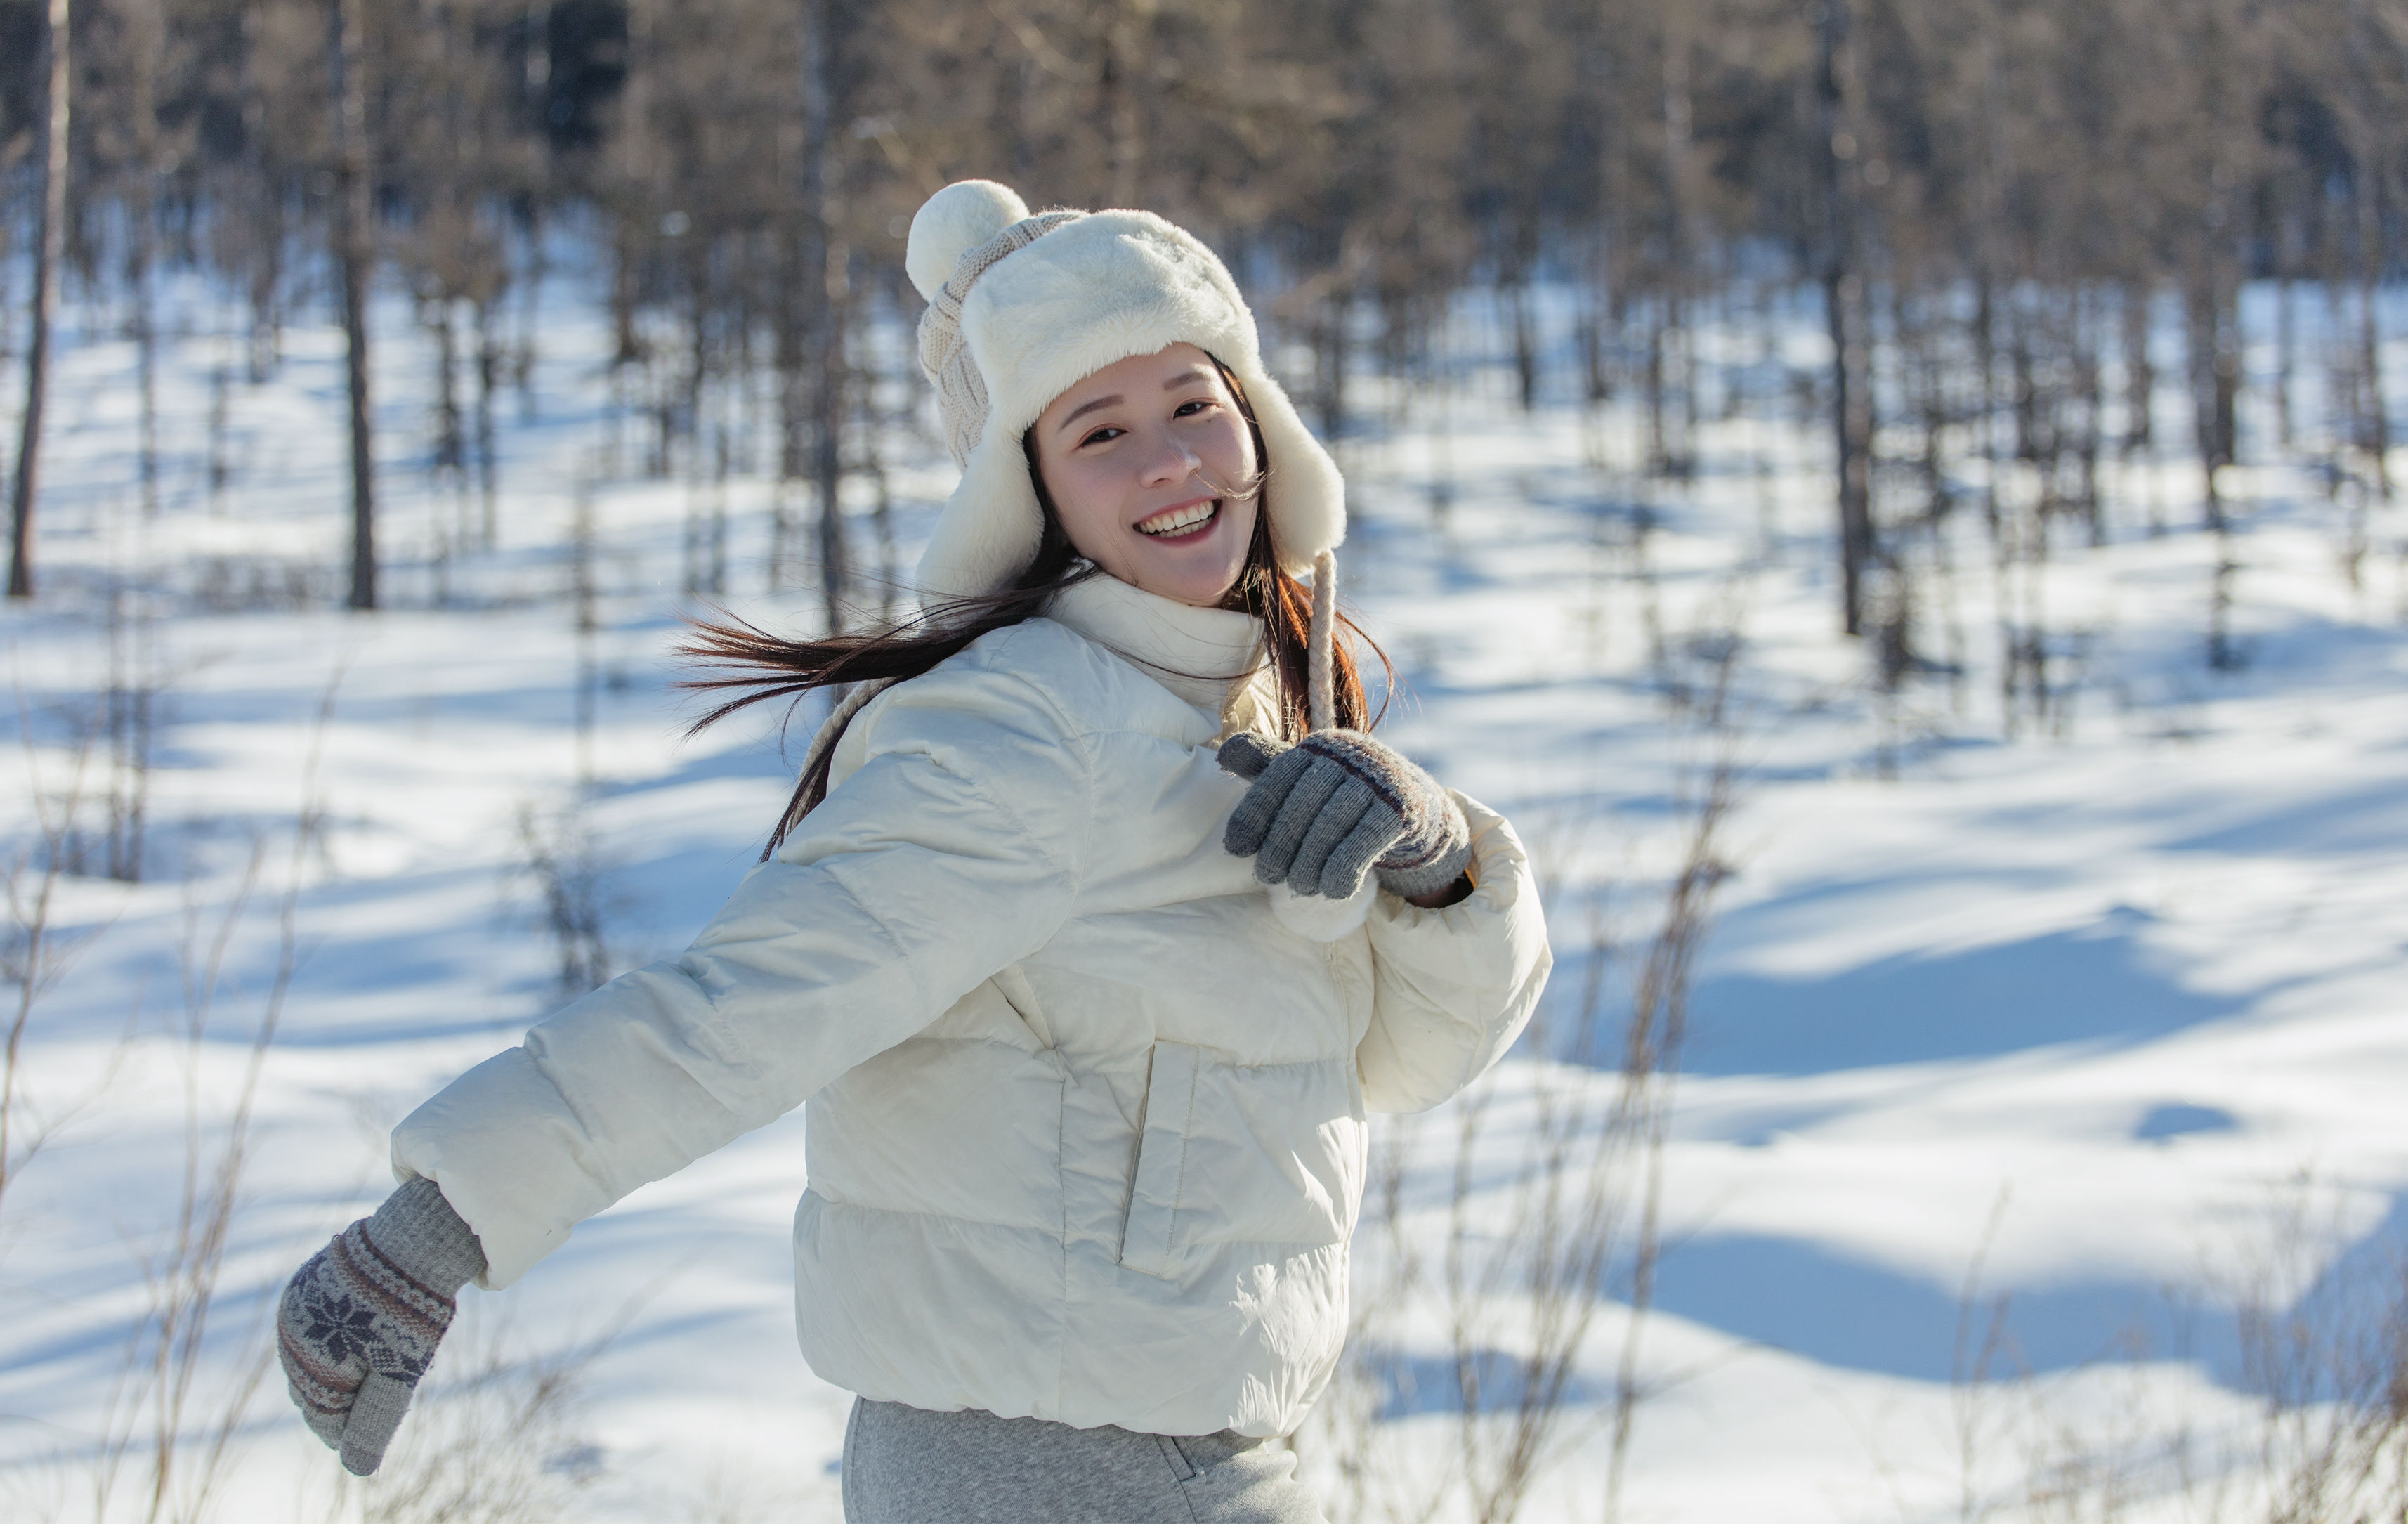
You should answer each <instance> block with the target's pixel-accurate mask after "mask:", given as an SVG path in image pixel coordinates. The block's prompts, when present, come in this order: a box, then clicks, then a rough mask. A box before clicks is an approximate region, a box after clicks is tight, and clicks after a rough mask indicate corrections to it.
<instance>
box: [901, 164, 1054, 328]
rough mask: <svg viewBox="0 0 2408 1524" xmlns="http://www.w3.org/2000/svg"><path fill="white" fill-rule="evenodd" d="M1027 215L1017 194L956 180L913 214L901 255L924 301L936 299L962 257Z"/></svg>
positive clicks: (1005, 187) (999, 187) (988, 183)
mask: <svg viewBox="0 0 2408 1524" xmlns="http://www.w3.org/2000/svg"><path fill="white" fill-rule="evenodd" d="M1027 215H1028V203H1026V202H1025V201H1023V200H1021V199H1020V194H1019V193H1018V192H1016V191H1014V190H1012V189H1011V187H1010V186H1009V185H997V184H996V182H995V181H993V180H955V181H954V182H953V184H951V185H948V186H946V187H945V188H944V189H943V190H941V191H939V192H938V193H937V194H934V195H932V196H930V197H929V198H928V199H927V201H926V202H925V204H923V205H922V207H921V208H920V209H919V211H918V212H917V213H916V214H914V215H913V217H912V219H911V237H910V242H908V243H906V244H905V245H904V251H903V267H904V269H905V270H906V271H907V272H908V273H909V274H910V277H911V284H912V285H913V286H915V287H917V288H918V289H919V293H920V295H921V297H922V299H923V300H925V301H931V302H933V301H935V300H936V299H937V293H938V291H939V289H941V288H942V287H943V285H944V283H945V280H946V278H947V277H949V276H951V275H952V274H953V266H955V265H957V264H959V263H961V258H962V256H963V255H964V254H967V253H968V252H970V251H971V250H973V249H975V248H977V247H978V246H979V245H980V244H982V243H984V242H986V241H987V240H988V239H989V238H992V237H995V236H996V234H998V233H1000V232H1002V231H1003V230H1004V229H1005V228H1007V227H1010V226H1011V224H1012V223H1016V222H1019V221H1020V220H1021V219H1023V218H1025V217H1026V216H1027Z"/></svg>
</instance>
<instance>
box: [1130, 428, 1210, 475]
mask: <svg viewBox="0 0 2408 1524" xmlns="http://www.w3.org/2000/svg"><path fill="white" fill-rule="evenodd" d="M1203 465H1204V460H1203V457H1202V456H1200V455H1198V454H1197V453H1196V452H1195V451H1193V450H1191V449H1189V448H1188V447H1187V441H1186V440H1184V439H1181V438H1179V436H1177V435H1176V434H1172V433H1170V432H1168V430H1166V431H1164V432H1163V433H1162V434H1161V435H1159V436H1158V437H1156V439H1154V449H1153V451H1152V453H1149V454H1148V455H1147V457H1146V465H1145V473H1144V480H1145V484H1146V485H1147V486H1149V487H1160V486H1168V484H1170V483H1171V482H1184V481H1186V480H1187V479H1188V478H1189V477H1190V476H1193V475H1195V474H1196V472H1197V470H1198V469H1200V468H1201V467H1203Z"/></svg>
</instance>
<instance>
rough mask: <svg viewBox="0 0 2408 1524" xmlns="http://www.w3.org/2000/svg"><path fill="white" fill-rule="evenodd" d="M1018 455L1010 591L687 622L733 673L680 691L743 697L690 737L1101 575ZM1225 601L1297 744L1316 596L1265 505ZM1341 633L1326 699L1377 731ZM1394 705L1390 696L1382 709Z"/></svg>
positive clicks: (1305, 722) (906, 665)
mask: <svg viewBox="0 0 2408 1524" xmlns="http://www.w3.org/2000/svg"><path fill="white" fill-rule="evenodd" d="M1212 364H1213V366H1214V367H1215V368H1217V369H1219V370H1220V372H1221V379H1222V380H1223V381H1225V382H1226V383H1227V385H1228V387H1229V394H1230V395H1231V396H1233V397H1234V398H1236V400H1237V404H1238V411H1239V412H1240V414H1241V415H1242V416H1243V417H1244V418H1245V420H1246V428H1247V430H1248V432H1249V433H1251V434H1252V435H1253V436H1254V462H1255V465H1256V467H1257V469H1258V471H1259V472H1260V475H1258V476H1257V478H1256V483H1257V485H1256V489H1255V490H1257V491H1269V490H1273V489H1272V483H1273V482H1274V481H1275V478H1274V476H1273V474H1272V472H1271V470H1270V464H1271V463H1270V460H1269V456H1267V455H1266V454H1265V453H1264V452H1263V431H1262V427H1261V425H1260V424H1256V423H1255V421H1254V404H1253V403H1252V402H1251V401H1250V400H1248V398H1247V396H1246V392H1245V388H1244V387H1243V386H1241V385H1240V384H1239V382H1238V378H1237V377H1235V376H1234V375H1231V374H1230V373H1229V369H1228V367H1226V366H1223V365H1222V364H1221V362H1220V361H1219V360H1218V359H1214V360H1213V362H1212ZM1021 451H1022V453H1024V454H1025V456H1026V457H1027V460H1028V480H1029V481H1030V482H1032V483H1033V484H1034V485H1035V486H1036V489H1037V504H1038V507H1039V509H1040V510H1042V512H1043V517H1044V528H1043V530H1042V531H1041V532H1040V533H1039V536H1038V540H1037V554H1036V555H1035V556H1034V557H1033V558H1031V560H1030V561H1029V563H1028V569H1027V570H1025V571H1023V572H1022V573H1021V574H1020V575H1019V576H1018V577H1017V578H1015V579H1013V581H1012V582H1011V585H1010V586H1009V587H1006V588H1004V589H1002V590H1001V591H1000V592H996V593H988V594H984V595H982V596H980V597H961V598H949V599H946V600H945V601H943V602H941V603H937V604H932V605H930V606H928V607H926V608H924V609H923V610H922V611H920V612H919V613H918V614H916V615H914V616H912V617H910V618H909V619H903V620H898V621H896V622H895V623H893V624H890V625H885V626H884V627H882V628H880V629H874V630H867V631H863V632H862V633H859V634H852V635H830V636H827V637H824V639H821V640H787V639H786V638H785V637H783V636H780V635H772V634H770V633H769V632H768V631H767V630H765V629H762V628H760V627H758V626H757V625H753V624H751V623H749V622H747V621H745V620H743V619H739V618H738V617H737V616H736V615H734V614H731V613H729V612H727V611H725V610H724V609H722V610H716V611H714V612H715V613H716V614H717V615H718V617H717V618H716V619H710V620H702V619H692V620H688V621H687V623H688V624H689V625H691V626H692V627H693V631H694V633H693V635H692V636H691V637H690V638H689V639H688V640H686V641H685V642H684V643H683V644H682V645H680V646H679V647H678V648H677V650H678V654H680V655H681V656H688V657H692V658H694V659H695V661H696V662H697V663H699V664H701V665H702V666H703V667H705V668H707V669H729V670H722V671H720V672H717V673H714V674H713V675H708V676H697V677H689V678H684V679H681V680H680V681H679V683H678V684H677V686H679V687H681V688H691V689H694V690H696V691H698V692H703V693H713V694H720V693H734V694H735V695H736V697H732V698H727V699H724V701H722V702H721V703H720V704H719V705H718V706H717V707H716V708H714V709H712V710H711V711H710V712H709V713H707V714H705V715H703V716H702V718H700V719H698V720H696V721H695V722H694V724H693V725H692V726H689V727H688V728H687V731H686V734H688V735H690V736H691V735H695V734H696V733H698V732H700V731H702V730H704V729H706V728H708V727H709V726H713V725H716V724H718V723H719V722H720V721H721V720H724V719H725V718H727V716H729V715H730V714H733V713H735V712H737V711H738V710H740V709H745V708H748V707H750V706H751V705H753V704H757V703H760V702H762V701H764V700H765V699H773V698H783V699H786V700H787V701H788V714H789V716H790V717H791V715H792V713H793V706H795V705H796V704H799V703H801V702H802V700H803V697H804V696H805V695H806V694H809V693H810V692H811V691H812V690H814V689H817V688H826V687H833V686H836V685H838V684H839V683H876V682H881V681H896V682H899V681H901V680H903V679H905V678H914V677H918V676H919V675H920V674H921V673H923V672H925V671H927V670H928V669H930V668H933V667H935V666H936V665H937V664H938V663H939V662H941V661H944V660H945V659H946V658H947V657H950V656H952V655H953V654H955V653H957V652H960V651H962V650H964V649H966V648H968V646H969V644H970V643H971V642H972V641H974V640H978V639H979V637H981V636H982V635H986V634H989V633H991V632H993V631H996V630H999V629H1003V628H1006V627H1008V626H1010V625H1017V624H1019V623H1020V622H1021V621H1023V620H1025V619H1030V618H1034V617H1035V616H1036V615H1038V614H1040V613H1043V612H1044V611H1045V607H1046V605H1047V604H1049V603H1051V602H1052V601H1053V600H1054V597H1055V596H1056V595H1057V594H1059V593H1061V592H1062V591H1063V590H1064V589H1066V588H1068V587H1071V586H1073V585H1075V584H1077V583H1079V582H1084V581H1086V580H1087V579H1088V578H1090V577H1098V576H1102V575H1104V574H1105V573H1104V572H1103V571H1102V570H1101V568H1097V566H1095V565H1094V564H1093V563H1091V562H1088V561H1086V560H1083V559H1082V558H1081V556H1080V554H1079V553H1078V551H1077V550H1076V548H1074V547H1073V546H1072V545H1071V543H1070V537H1069V536H1068V534H1067V533H1065V532H1064V531H1063V528H1062V518H1061V514H1060V513H1059V512H1057V511H1056V510H1055V509H1054V495H1053V494H1052V493H1051V492H1049V491H1047V490H1046V486H1045V476H1044V473H1043V472H1041V471H1039V469H1038V468H1037V448H1036V443H1035V431H1034V430H1033V429H1032V430H1031V431H1030V432H1029V433H1027V434H1024V435H1022V436H1021ZM1223 606H1224V607H1226V608H1230V609H1242V610H1244V611H1246V612H1247V613H1250V614H1253V615H1254V617H1255V618H1257V619H1259V620H1261V621H1262V625H1263V643H1264V646H1265V647H1266V649H1267V651H1268V653H1269V656H1270V666H1271V674H1272V680H1273V686H1274V691H1275V693H1276V694H1277V696H1278V708H1279V717H1280V726H1281V731H1282V736H1281V739H1282V740H1299V739H1301V738H1302V737H1303V735H1304V734H1305V732H1306V731H1307V730H1308V729H1310V728H1311V725H1312V722H1311V719H1310V716H1309V698H1308V694H1309V692H1310V690H1311V681H1312V592H1311V590H1309V589H1308V588H1306V586H1305V585H1304V583H1303V582H1300V581H1298V580H1297V579H1296V578H1295V577H1292V576H1290V575H1288V574H1287V573H1286V572H1284V571H1283V570H1281V569H1280V564H1279V546H1278V543H1277V541H1276V540H1275V539H1274V538H1273V536H1272V534H1271V523H1270V514H1269V512H1268V511H1263V510H1258V511H1256V513H1255V514H1254V538H1253V539H1250V540H1249V541H1248V542H1247V545H1246V562H1245V566H1244V568H1243V569H1242V570H1240V572H1239V574H1238V580H1237V582H1236V583H1235V584H1234V585H1232V586H1231V587H1230V589H1229V596H1228V598H1227V599H1226V602H1225V603H1224V605H1223ZM1335 623H1336V625H1337V626H1339V627H1340V628H1342V629H1343V630H1344V631H1345V633H1346V634H1347V635H1348V636H1349V637H1351V638H1352V639H1353V640H1360V641H1362V642H1363V644H1364V645H1365V646H1366V647H1367V648H1369V651H1370V653H1371V654H1373V655H1374V656H1376V657H1378V658H1379V662H1380V666H1381V668H1382V669H1383V671H1384V672H1385V673H1386V674H1387V677H1388V679H1389V681H1390V683H1391V684H1393V682H1394V679H1395V676H1396V668H1395V666H1394V665H1393V664H1392V663H1390V661H1389V660H1388V655H1387V653H1386V652H1384V651H1382V650H1381V649H1380V647H1379V645H1378V644H1377V643H1376V642H1375V641H1373V640H1371V639H1370V637H1369V636H1368V635H1365V634H1364V633H1363V630H1362V627H1361V626H1360V625H1356V624H1355V621H1354V620H1353V619H1351V618H1349V617H1348V616H1347V615H1346V614H1344V613H1342V612H1341V613H1340V614H1339V615H1338V616H1337V619H1336V622H1335ZM1336 637H1337V631H1336V630H1335V629H1333V631H1332V639H1331V641H1330V647H1331V649H1330V676H1331V679H1332V682H1331V684H1330V697H1331V699H1332V708H1333V710H1334V711H1335V713H1336V719H1337V723H1338V724H1340V725H1341V726H1349V727H1351V728H1354V729H1369V728H1370V727H1371V726H1374V725H1377V724H1378V723H1379V719H1380V716H1379V715H1378V714H1373V713H1371V712H1369V700H1368V699H1367V698H1366V697H1365V696H1364V691H1363V679H1362V674H1361V671H1360V669H1358V667H1357V665H1356V663H1355V654H1354V653H1353V651H1352V650H1351V649H1349V646H1350V641H1349V640H1341V639H1338V638H1336ZM1386 708H1387V705H1386V703H1385V702H1384V701H1383V703H1382V704H1381V711H1382V712H1385V711H1386ZM835 739H836V738H834V737H831V738H829V743H828V744H826V745H824V746H821V747H819V748H818V749H817V752H816V755H813V756H812V757H811V759H810V765H809V766H807V767H806V768H804V769H803V775H802V777H801V779H800V780H799V781H798V782H796V784H795V792H794V795H793V797H792V798H789V799H788V800H787V801H786V811H785V813H784V814H783V815H782V816H781V817H780V818H779V821H778V827H777V829H775V830H773V831H771V832H770V833H769V843H768V845H767V846H766V847H764V848H763V849H762V852H761V857H762V860H763V861H765V862H766V861H767V860H768V858H769V856H770V855H771V854H772V853H775V852H776V851H777V850H778V848H779V846H780V845H781V843H782V842H784V841H785V840H786V836H787V833H788V832H790V831H792V830H793V829H794V828H795V827H796V825H797V824H798V823H799V822H800V821H801V820H802V818H803V816H804V815H806V814H808V813H809V812H810V811H811V810H812V808H813V807H815V806H816V805H818V803H819V802H820V801H821V800H822V799H824V798H826V797H827V789H828V768H829V765H830V763H831V762H832V761H833V760H834V758H835V755H836V746H835Z"/></svg>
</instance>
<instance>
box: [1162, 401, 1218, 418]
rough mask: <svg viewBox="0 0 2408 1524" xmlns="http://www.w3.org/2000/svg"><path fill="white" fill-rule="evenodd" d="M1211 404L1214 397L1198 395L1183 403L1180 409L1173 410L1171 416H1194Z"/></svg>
mask: <svg viewBox="0 0 2408 1524" xmlns="http://www.w3.org/2000/svg"><path fill="white" fill-rule="evenodd" d="M1211 405H1212V399H1211V397H1209V396H1199V397H1196V398H1194V399H1192V400H1190V401H1186V402H1183V403H1181V404H1180V405H1179V407H1178V410H1176V411H1174V412H1172V413H1171V415H1170V416H1171V417H1173V418H1193V417H1195V416H1196V415H1197V413H1199V412H1202V411H1203V410H1205V409H1207V408H1209V407H1211Z"/></svg>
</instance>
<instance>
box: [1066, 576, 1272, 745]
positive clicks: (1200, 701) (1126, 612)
mask: <svg viewBox="0 0 2408 1524" xmlns="http://www.w3.org/2000/svg"><path fill="white" fill-rule="evenodd" d="M1045 612H1046V615H1047V617H1049V618H1051V619H1054V620H1055V621H1057V622H1058V623H1061V624H1064V625H1068V626H1069V627H1070V628H1072V629H1074V630H1076V631H1078V632H1079V633H1080V634H1081V635H1083V636H1085V637H1086V638H1087V639H1088V640H1093V641H1095V642H1096V643H1097V645H1100V646H1103V647H1104V648H1106V649H1107V650H1109V651H1111V652H1112V653H1113V654H1116V655H1119V656H1122V657H1124V658H1125V659H1126V660H1128V661H1129V662H1131V663H1133V664H1135V665H1136V666H1137V667H1138V668H1139V669H1140V670H1142V671H1143V672H1144V673H1145V674H1146V675H1147V676H1148V677H1151V678H1153V679H1154V681H1155V682H1157V683H1161V684H1162V685H1163V686H1164V687H1166V688H1168V689H1169V690H1170V691H1171V692H1172V693H1175V694H1177V695H1178V696H1179V697H1181V698H1183V699H1185V700H1186V701H1187V702H1188V703H1191V704H1193V705H1195V706H1196V707H1197V708H1198V709H1200V710H1203V711H1204V712H1207V713H1218V712H1220V711H1221V709H1222V706H1223V704H1224V702H1225V700H1226V698H1227V697H1228V694H1229V685H1230V683H1232V682H1234V681H1236V680H1237V679H1240V678H1242V677H1246V676H1248V675H1250V674H1251V673H1253V672H1254V670H1255V669H1257V668H1259V667H1261V666H1262V664H1263V659H1262V647H1263V631H1262V624H1261V622H1260V621H1258V620H1256V619H1255V618H1254V615H1252V614H1249V613H1241V612H1239V611H1236V610H1233V609H1197V608H1191V607H1189V606H1188V605H1186V604H1184V603H1179V602H1174V601H1173V600H1171V599H1169V598H1166V597H1159V596H1157V595H1155V594H1153V593H1148V592H1146V591H1145V590H1143V589H1142V588H1138V587H1133V586H1131V585H1130V584H1128V583H1127V582H1122V581H1121V580H1120V579H1119V578H1117V577H1113V576H1111V575H1110V574H1108V573H1105V572H1097V574H1096V575H1094V576H1092V577H1090V578H1088V579H1087V580H1086V581H1084V582H1076V583H1073V584H1072V585H1070V586H1068V587H1066V588H1064V589H1063V590H1062V591H1061V592H1059V593H1057V594H1055V595H1054V601H1053V603H1052V604H1051V605H1050V606H1049V607H1048V608H1047V609H1046V611H1045Z"/></svg>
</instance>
